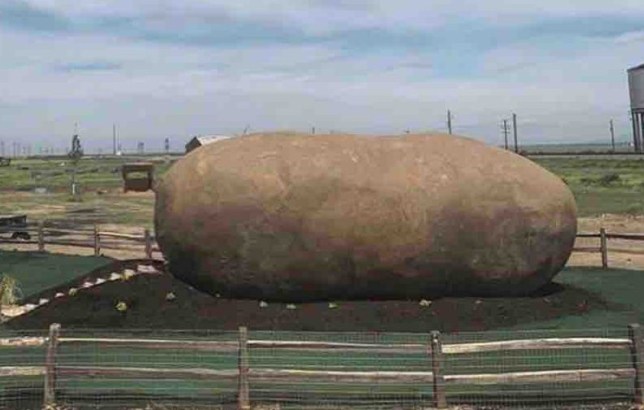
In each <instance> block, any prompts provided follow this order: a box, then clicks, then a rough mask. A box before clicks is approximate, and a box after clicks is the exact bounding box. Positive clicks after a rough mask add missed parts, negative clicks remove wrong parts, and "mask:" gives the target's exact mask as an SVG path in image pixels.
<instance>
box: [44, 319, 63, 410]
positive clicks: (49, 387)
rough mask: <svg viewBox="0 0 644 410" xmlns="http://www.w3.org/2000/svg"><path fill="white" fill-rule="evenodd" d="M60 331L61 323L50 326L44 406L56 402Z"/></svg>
mask: <svg viewBox="0 0 644 410" xmlns="http://www.w3.org/2000/svg"><path fill="white" fill-rule="evenodd" d="M59 333H60V325H59V324H58V323H54V324H52V325H51V326H49V339H48V341H47V356H46V357H45V386H44V394H43V407H53V406H54V405H55V404H56V354H57V352H58V335H59Z"/></svg>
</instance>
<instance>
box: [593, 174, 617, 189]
mask: <svg viewBox="0 0 644 410" xmlns="http://www.w3.org/2000/svg"><path fill="white" fill-rule="evenodd" d="M619 180H620V178H619V174H617V173H615V172H611V173H608V174H604V175H602V176H601V177H600V178H599V180H598V182H599V184H600V185H603V186H608V185H612V184H613V183H615V182H619Z"/></svg>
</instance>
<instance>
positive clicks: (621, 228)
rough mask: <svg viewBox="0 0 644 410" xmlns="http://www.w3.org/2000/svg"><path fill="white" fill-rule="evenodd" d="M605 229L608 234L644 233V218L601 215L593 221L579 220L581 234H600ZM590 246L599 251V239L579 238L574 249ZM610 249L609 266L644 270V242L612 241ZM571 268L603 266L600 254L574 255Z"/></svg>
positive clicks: (571, 259) (579, 253) (609, 244)
mask: <svg viewBox="0 0 644 410" xmlns="http://www.w3.org/2000/svg"><path fill="white" fill-rule="evenodd" d="M602 227H603V228H605V229H606V232H608V233H637V234H644V216H641V215H640V216H631V215H602V216H601V217H594V218H579V227H578V231H579V232H580V233H582V232H583V233H598V232H599V229H600V228H602ZM591 246H592V247H597V248H599V239H593V238H590V239H587V238H579V239H577V242H576V243H575V247H591ZM608 249H609V252H608V265H609V266H610V267H615V268H623V269H644V241H625V240H619V239H610V240H609V241H608ZM611 249H628V250H636V251H640V252H642V255H632V254H625V253H618V252H611V251H610V250H611ZM568 266H601V255H600V254H599V253H598V252H596V253H581V252H574V253H573V254H572V256H571V257H570V259H569V261H568Z"/></svg>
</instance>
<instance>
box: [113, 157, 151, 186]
mask: <svg viewBox="0 0 644 410" xmlns="http://www.w3.org/2000/svg"><path fill="white" fill-rule="evenodd" d="M121 173H122V175H123V192H128V191H135V192H145V191H149V190H150V189H152V185H153V184H154V164H152V163H149V162H139V163H133V164H124V165H123V166H122V168H121Z"/></svg>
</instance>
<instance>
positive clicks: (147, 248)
mask: <svg viewBox="0 0 644 410" xmlns="http://www.w3.org/2000/svg"><path fill="white" fill-rule="evenodd" d="M14 233H19V234H20V235H21V237H20V238H14V237H3V236H0V244H14V245H37V247H38V251H39V252H44V251H45V250H46V246H47V245H51V246H68V247H76V248H85V249H93V250H94V255H95V256H99V255H101V251H102V250H104V249H107V250H120V251H128V252H142V253H143V254H144V255H145V258H146V259H153V258H154V256H155V255H154V254H155V253H157V254H158V253H160V249H159V247H158V245H157V244H156V242H155V240H154V236H153V235H152V233H151V232H150V230H148V229H143V228H142V229H141V234H140V235H132V234H124V233H118V232H110V231H101V230H100V229H99V226H98V225H94V226H93V227H92V229H82V228H78V229H75V228H69V227H58V226H48V224H47V221H40V222H38V223H29V224H27V225H26V226H12V227H2V228H0V234H5V235H6V234H14Z"/></svg>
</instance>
